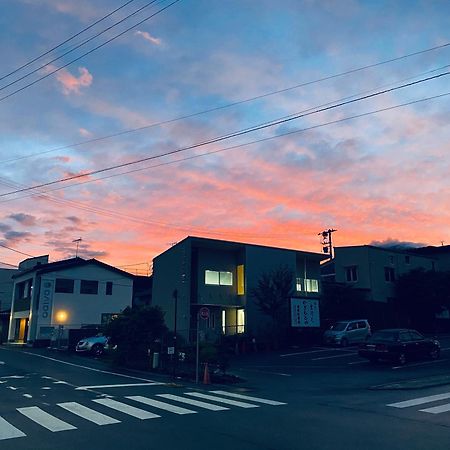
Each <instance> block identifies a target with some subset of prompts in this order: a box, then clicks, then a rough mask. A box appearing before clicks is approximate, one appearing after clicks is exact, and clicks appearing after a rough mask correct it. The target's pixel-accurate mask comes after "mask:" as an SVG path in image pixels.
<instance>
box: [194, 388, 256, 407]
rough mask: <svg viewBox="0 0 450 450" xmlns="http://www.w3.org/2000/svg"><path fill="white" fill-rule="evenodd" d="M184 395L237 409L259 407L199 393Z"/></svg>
mask: <svg viewBox="0 0 450 450" xmlns="http://www.w3.org/2000/svg"><path fill="white" fill-rule="evenodd" d="M185 395H191V396H192V397H198V398H202V399H204V400H211V401H213V402H217V403H225V404H226V405H231V406H237V407H238V408H259V405H253V404H251V403H244V402H239V401H236V400H230V399H229V398H220V397H217V396H215V395H207V394H202V393H201V392H185Z"/></svg>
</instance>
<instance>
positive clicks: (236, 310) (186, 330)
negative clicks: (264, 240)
mask: <svg viewBox="0 0 450 450" xmlns="http://www.w3.org/2000/svg"><path fill="white" fill-rule="evenodd" d="M324 258H326V256H324V255H321V254H317V253H311V252H304V251H299V250H290V249H283V248H275V247H266V246H262V245H253V244H245V243H239V242H229V241H222V240H215V239H206V238H200V237H187V238H186V239H184V240H182V241H181V242H179V243H178V244H176V245H174V246H173V247H171V248H170V249H168V250H167V251H165V252H163V253H162V254H160V255H159V256H157V257H156V258H155V259H154V260H153V292H152V302H153V304H154V305H158V306H160V307H161V308H162V309H163V311H164V312H165V320H166V324H167V325H168V327H169V329H171V330H174V328H175V323H176V329H177V332H178V333H179V334H181V335H182V336H184V337H185V338H186V339H190V340H191V341H192V340H194V339H195V337H194V336H193V330H196V328H197V314H198V311H199V309H200V308H201V307H207V308H208V310H209V318H208V320H201V321H200V330H201V332H202V335H203V336H204V338H205V339H208V340H214V339H216V338H217V337H219V336H221V335H223V334H240V333H244V332H246V333H247V334H248V335H251V336H255V337H256V336H263V335H264V333H265V332H266V330H267V326H268V317H267V316H265V315H264V314H262V313H261V312H260V311H259V309H258V308H257V306H256V304H255V303H254V301H253V300H252V298H251V296H250V295H249V294H250V292H251V291H252V289H253V288H255V287H256V286H257V283H258V280H259V279H260V277H261V275H262V274H263V273H268V272H270V271H272V270H274V269H276V268H279V267H280V266H283V267H286V268H287V269H288V270H290V271H291V272H292V273H293V274H294V279H293V284H294V286H292V287H293V290H294V292H295V295H294V297H296V299H302V298H307V299H317V298H318V297H319V295H320V281H319V280H320V261H321V260H322V259H324Z"/></svg>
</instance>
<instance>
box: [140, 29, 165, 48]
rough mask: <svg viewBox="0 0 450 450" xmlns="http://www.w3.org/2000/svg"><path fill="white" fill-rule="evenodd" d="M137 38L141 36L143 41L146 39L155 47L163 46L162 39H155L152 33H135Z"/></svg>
mask: <svg viewBox="0 0 450 450" xmlns="http://www.w3.org/2000/svg"><path fill="white" fill-rule="evenodd" d="M134 34H135V35H136V36H141V37H142V38H143V39H145V40H146V41H148V42H151V43H152V44H154V45H161V42H162V41H161V39H160V38H156V37H153V36H152V35H151V34H150V33H148V32H147V31H136V32H135V33H134Z"/></svg>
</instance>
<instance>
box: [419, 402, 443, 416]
mask: <svg viewBox="0 0 450 450" xmlns="http://www.w3.org/2000/svg"><path fill="white" fill-rule="evenodd" d="M420 411H421V412H425V413H429V414H440V413H443V412H447V411H450V403H446V404H445V405H440V406H434V407H433V408H426V409H421V410H420Z"/></svg>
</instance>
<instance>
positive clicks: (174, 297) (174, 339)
mask: <svg viewBox="0 0 450 450" xmlns="http://www.w3.org/2000/svg"><path fill="white" fill-rule="evenodd" d="M172 296H173V299H174V302H175V305H174V306H175V314H174V317H173V318H174V324H173V351H174V354H173V356H174V360H173V373H172V376H173V378H175V376H176V372H177V362H178V349H177V315H178V290H177V289H175V290H174V291H173V294H172Z"/></svg>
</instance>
